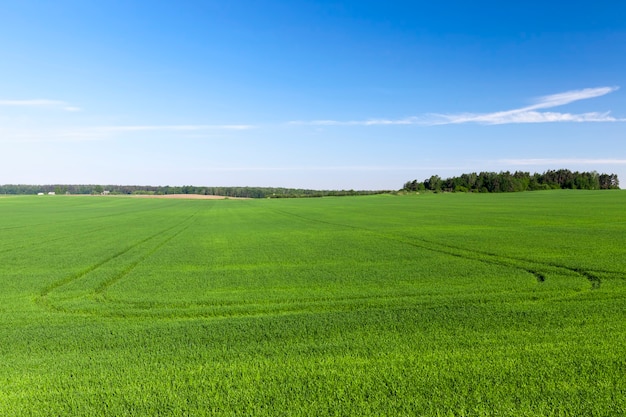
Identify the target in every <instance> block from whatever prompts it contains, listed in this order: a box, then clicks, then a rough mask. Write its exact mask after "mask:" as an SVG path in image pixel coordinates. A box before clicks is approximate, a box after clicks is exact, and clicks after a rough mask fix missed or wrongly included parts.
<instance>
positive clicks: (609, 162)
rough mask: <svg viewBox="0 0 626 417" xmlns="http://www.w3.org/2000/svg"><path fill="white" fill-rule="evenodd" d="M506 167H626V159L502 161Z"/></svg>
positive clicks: (530, 159)
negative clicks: (571, 165)
mask: <svg viewBox="0 0 626 417" xmlns="http://www.w3.org/2000/svg"><path fill="white" fill-rule="evenodd" d="M497 162H498V163H500V164H504V165H565V164H578V165H626V159H610V158H598V159H593V158H528V159H500V160H498V161H497Z"/></svg>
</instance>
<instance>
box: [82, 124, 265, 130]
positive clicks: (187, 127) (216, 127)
mask: <svg viewBox="0 0 626 417" xmlns="http://www.w3.org/2000/svg"><path fill="white" fill-rule="evenodd" d="M253 128H254V126H253V125H122V126H99V127H95V128H93V129H94V130H96V131H100V132H146V131H151V132H155V131H163V132H165V131H198V130H248V129H253Z"/></svg>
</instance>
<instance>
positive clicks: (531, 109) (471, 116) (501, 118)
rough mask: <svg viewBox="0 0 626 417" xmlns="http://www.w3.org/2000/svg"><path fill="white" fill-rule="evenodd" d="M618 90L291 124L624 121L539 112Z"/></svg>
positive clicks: (606, 114) (593, 114)
mask: <svg viewBox="0 0 626 417" xmlns="http://www.w3.org/2000/svg"><path fill="white" fill-rule="evenodd" d="M618 89H619V87H598V88H585V89H582V90H573V91H566V92H564V93H558V94H552V95H547V96H543V97H539V98H538V99H537V100H536V101H535V103H533V104H531V105H529V106H525V107H520V108H518V109H512V110H505V111H497V112H492V113H460V114H438V113H430V114H426V115H423V116H413V117H405V118H401V119H369V120H351V121H339V120H313V121H292V122H289V124H291V125H313V126H392V125H422V126H435V125H448V124H464V123H475V124H485V125H497V124H510V123H553V122H579V123H581V122H626V118H616V117H613V116H611V114H610V112H588V113H579V114H572V113H560V112H550V111H540V110H543V109H550V108H553V107H558V106H564V105H566V104H570V103H573V102H576V101H580V100H587V99H590V98H595V97H601V96H604V95H606V94H609V93H612V92H614V91H617V90H618Z"/></svg>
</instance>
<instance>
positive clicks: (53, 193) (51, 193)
mask: <svg viewBox="0 0 626 417" xmlns="http://www.w3.org/2000/svg"><path fill="white" fill-rule="evenodd" d="M55 194H56V193H55V192H54V191H50V192H49V193H48V195H55Z"/></svg>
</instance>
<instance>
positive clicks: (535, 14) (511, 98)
mask: <svg viewBox="0 0 626 417" xmlns="http://www.w3.org/2000/svg"><path fill="white" fill-rule="evenodd" d="M0 51H1V56H2V57H1V58H0V152H2V156H3V158H2V163H0V184H6V183H35V184H44V183H45V184H49V183H73V184H85V183H100V184H139V185H207V186H246V185H247V186H276V187H297V188H315V189H398V188H401V187H402V185H403V184H404V182H406V181H409V180H413V179H418V180H423V179H424V178H428V177H430V176H431V175H433V174H437V175H440V176H441V177H444V178H446V177H449V176H453V175H459V174H461V173H465V172H480V171H506V170H509V171H516V170H522V171H530V172H543V171H545V170H547V169H559V168H567V169H571V170H579V171H582V170H584V171H592V170H595V171H599V172H606V173H616V174H618V175H619V177H620V179H621V180H622V186H624V185H625V184H626V143H625V139H626V3H624V2H623V1H621V0H619V1H617V0H616V1H601V0H600V1H595V2H587V1H585V2H582V1H576V0H574V1H570V2H567V3H563V2H546V1H545V0H544V1H542V2H539V1H525V2H516V3H515V4H507V2H495V1H474V2H467V1H463V2H461V1H442V2H419V1H413V2H403V1H395V2H394V1H386V2H382V1H344V2H337V1H265V0H256V1H237V0H232V1H228V2H226V1H177V2H172V1H132V0H126V1H114V0H111V1H106V2H102V1H100V2H96V1H84V0H80V1H66V0H58V1H54V2H50V1H29V0H24V1H8V2H3V3H2V4H1V5H0Z"/></svg>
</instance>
